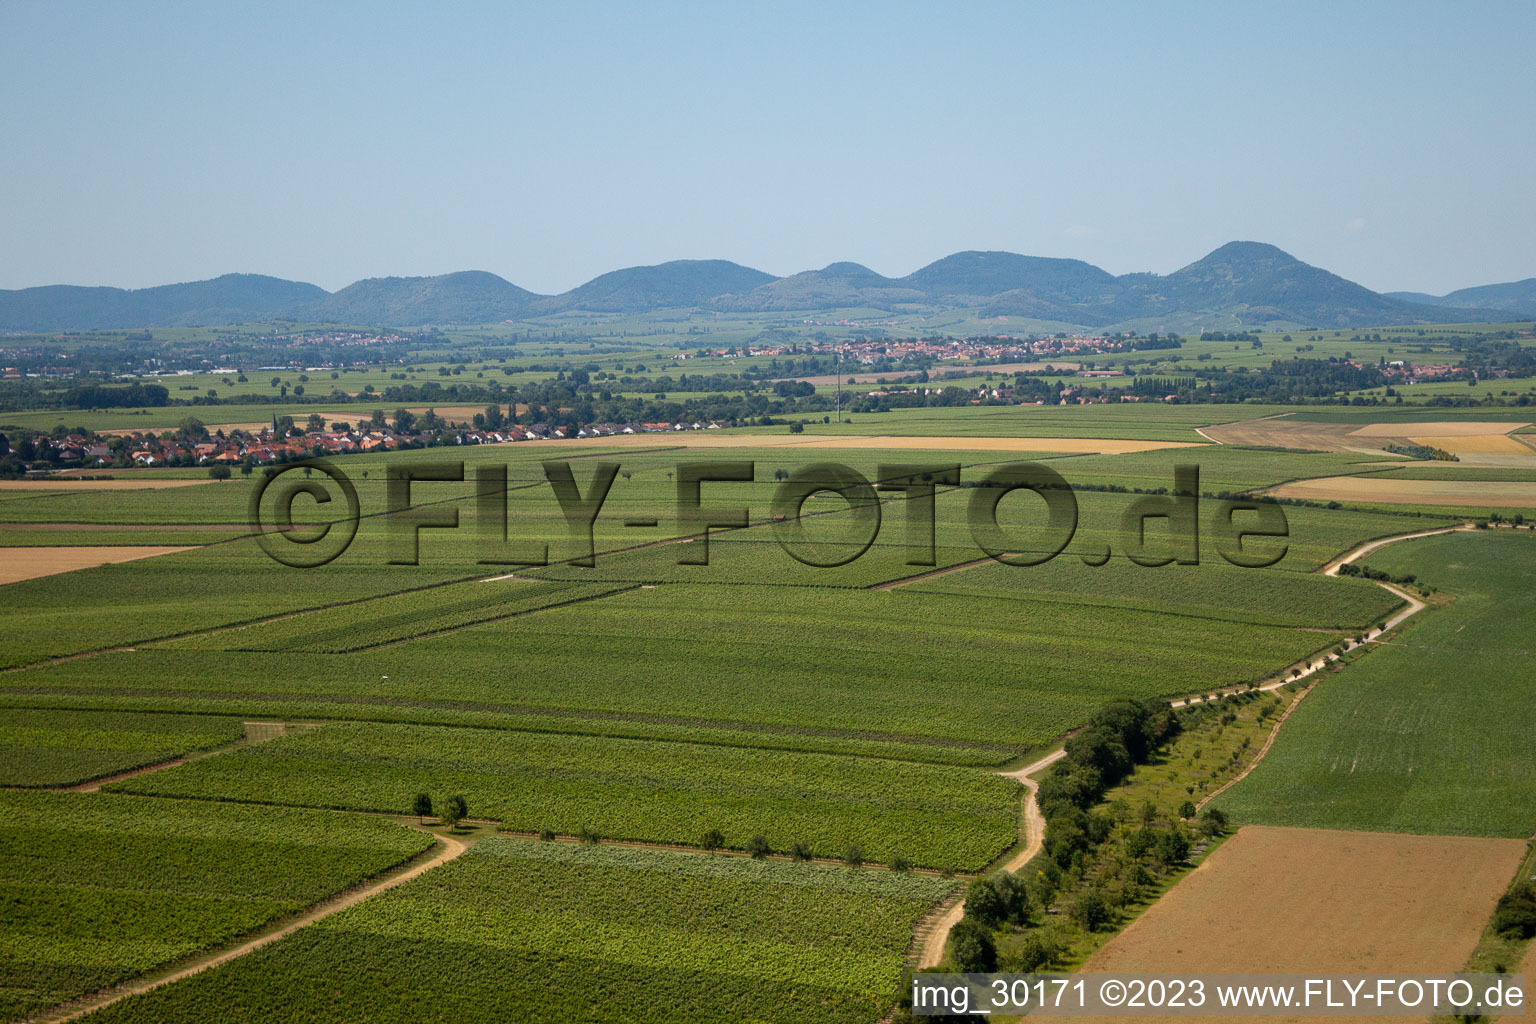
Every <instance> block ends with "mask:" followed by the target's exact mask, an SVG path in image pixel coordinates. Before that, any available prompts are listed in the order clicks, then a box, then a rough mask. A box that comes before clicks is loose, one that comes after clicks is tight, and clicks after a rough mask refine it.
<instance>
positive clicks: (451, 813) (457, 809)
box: [441, 794, 469, 828]
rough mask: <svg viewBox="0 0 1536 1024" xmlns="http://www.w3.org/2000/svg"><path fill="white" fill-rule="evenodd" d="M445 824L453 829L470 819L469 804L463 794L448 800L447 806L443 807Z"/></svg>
mask: <svg viewBox="0 0 1536 1024" xmlns="http://www.w3.org/2000/svg"><path fill="white" fill-rule="evenodd" d="M441 817H442V819H443V824H444V825H447V826H448V827H449V828H453V827H454V826H455V825H457V824H458V823H459V822H461V821H463V820H464V819H465V818H467V817H469V803H468V801H466V800H465V799H464V797H463V795H462V794H455V795H453V796H451V797H449V798H448V802H447V805H446V806H444V807H443V813H442V815H441Z"/></svg>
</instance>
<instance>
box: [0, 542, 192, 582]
mask: <svg viewBox="0 0 1536 1024" xmlns="http://www.w3.org/2000/svg"><path fill="white" fill-rule="evenodd" d="M188 550H191V549H190V548H163V547H121V548H115V547H100V548H97V547H89V548H6V549H5V555H4V557H3V558H0V586H4V585H5V584H7V583H19V582H21V581H22V580H34V579H37V578H38V577H39V576H57V575H58V574H59V573H61V572H74V571H75V570H76V569H90V568H92V567H94V566H98V565H115V564H116V563H118V562H135V561H138V560H139V559H141V558H155V557H157V556H159V555H173V554H175V553H176V552H178V551H188Z"/></svg>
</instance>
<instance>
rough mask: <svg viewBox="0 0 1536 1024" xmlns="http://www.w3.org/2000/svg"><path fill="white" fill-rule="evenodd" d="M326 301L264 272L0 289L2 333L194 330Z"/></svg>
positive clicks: (320, 292)
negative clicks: (153, 283) (148, 284)
mask: <svg viewBox="0 0 1536 1024" xmlns="http://www.w3.org/2000/svg"><path fill="white" fill-rule="evenodd" d="M325 297H326V291H325V289H324V288H319V287H317V286H315V285H312V284H304V283H302V282H299V281H285V280H283V279H282V278H279V277H267V276H265V275H262V274H225V275H223V276H222V277H216V278H214V279H213V280H211V281H194V282H191V283H190V284H166V285H160V286H158V287H155V288H137V289H134V290H131V291H130V290H127V289H123V288H86V287H80V286H77V285H68V284H56V285H46V286H44V287H42V288H23V289H20V290H19V291H0V331H35V330H52V331H82V330H92V329H105V328H120V327H195V326H203V325H206V324H232V323H243V322H245V321H250V320H266V319H269V318H271V317H275V316H282V315H284V314H287V313H289V312H291V311H292V310H294V309H295V308H297V307H299V306H302V305H304V304H305V303H309V302H315V301H317V300H319V299H323V298H325Z"/></svg>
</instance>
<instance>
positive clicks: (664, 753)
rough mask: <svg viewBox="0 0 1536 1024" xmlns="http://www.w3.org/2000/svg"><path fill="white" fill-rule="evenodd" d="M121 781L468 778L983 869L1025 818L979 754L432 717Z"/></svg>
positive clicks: (335, 782) (275, 795) (629, 812)
mask: <svg viewBox="0 0 1536 1024" xmlns="http://www.w3.org/2000/svg"><path fill="white" fill-rule="evenodd" d="M114 788H115V789H118V790H121V791H127V792H138V793H157V794H161V795H166V796H205V797H213V798H216V799H230V800H249V801H273V802H276V803H283V804H301V805H305V806H311V807H341V808H350V809H357V810H372V811H392V812H395V813H402V814H403V813H409V811H410V809H411V798H412V797H413V796H414V795H415V794H416V793H418V792H421V791H424V790H425V791H431V790H435V791H437V792H439V793H455V792H457V793H464V794H466V795H467V796H468V798H469V804H470V807H471V809H472V810H473V812H474V814H475V816H476V817H482V818H493V819H496V820H499V821H501V822H502V823H503V824H504V825H505V826H506V827H507V828H509V829H512V830H514V831H520V832H530V833H532V832H539V831H541V830H543V829H550V830H552V831H554V832H556V833H559V834H562V835H577V834H580V833H582V832H583V831H586V832H595V833H597V834H600V835H603V836H607V837H611V838H615V839H631V840H648V841H653V842H663V843H685V844H696V843H698V842H699V841H700V837H701V836H702V835H703V834H704V832H705V831H706V830H709V829H714V830H718V831H719V832H720V833H721V834H722V836H723V839H724V843H725V845H726V846H730V847H735V848H736V849H742V848H745V847H746V845H747V841H748V840H749V839H750V838H751V837H752V836H753V835H756V834H761V835H763V836H765V837H766V838H767V839H768V841H769V842H770V844H772V846H773V847H774V848H776V849H779V850H788V849H789V848H790V846H791V844H793V843H795V842H804V843H806V844H808V845H809V847H810V849H811V851H812V852H813V853H815V854H816V855H818V856H822V857H841V856H843V854H844V853H845V851H847V849H848V848H849V847H850V846H856V847H858V848H859V849H861V850H862V851H863V853H864V855H865V856H866V857H869V858H871V859H873V860H878V861H887V860H889V859H891V858H892V857H893V856H896V855H901V856H903V857H905V858H906V859H907V860H909V861H911V862H913V863H916V864H920V865H925V866H928V867H933V868H942V867H954V868H956V869H959V870H968V871H974V870H979V869H980V868H982V867H984V866H985V865H986V864H987V862H988V861H990V860H992V859H993V858H994V857H996V856H997V855H998V854H1000V853H1002V852H1003V851H1004V850H1005V849H1007V848H1008V847H1009V846H1010V845H1011V844H1012V843H1013V842H1014V840H1015V838H1016V837H1017V833H1018V813H1019V812H1018V809H1019V797H1020V791H1019V788H1018V786H1017V784H1015V783H1013V782H1011V781H1009V780H1006V779H1003V778H1000V777H998V776H996V775H993V774H991V773H990V772H983V771H978V770H976V769H967V768H954V767H943V766H938V765H923V764H912V763H909V762H903V761H893V760H887V759H876V758H858V757H838V756H831V755H826V754H809V753H797V752H785V751H773V750H751V749H745V748H741V747H724V746H718V745H701V744H693V743H658V742H654V741H645V740H621V739H605V738H594V737H587V736H560V735H547V734H539V733H525V732H507V731H502V730H489V729H444V728H436V727H427V726H401V725H376V724H352V725H331V726H326V727H325V728H323V729H320V730H317V731H315V732H310V733H305V734H301V735H296V736H289V737H285V738H283V739H279V740H274V741H272V742H269V743H264V744H261V745H260V746H254V747H247V748H245V749H243V750H241V751H238V752H235V753H233V754H231V755H228V756H224V757H218V758H207V759H204V760H201V761H198V762H196V763H193V764H188V765H185V766H183V767H180V768H176V769H172V770H169V771H162V772H156V773H154V774H153V775H146V776H140V777H138V778H135V779H130V780H128V781H127V782H125V783H122V784H120V785H119V786H116V787H114Z"/></svg>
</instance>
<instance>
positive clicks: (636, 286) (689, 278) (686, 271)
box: [540, 260, 775, 313]
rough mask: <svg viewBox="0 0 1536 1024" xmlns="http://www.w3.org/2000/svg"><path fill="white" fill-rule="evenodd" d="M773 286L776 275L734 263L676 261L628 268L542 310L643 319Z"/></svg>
mask: <svg viewBox="0 0 1536 1024" xmlns="http://www.w3.org/2000/svg"><path fill="white" fill-rule="evenodd" d="M773 280H775V278H774V276H773V275H772V274H765V273H763V272H762V271H761V270H753V269H752V268H751V267H744V266H742V265H741V264H739V263H732V262H731V261H729V260H673V261H672V262H670V263H658V264H657V265H655V266H652V267H627V268H625V269H624V270H614V271H610V272H609V273H606V274H603V275H602V276H600V277H594V278H593V279H592V280H590V281H588V282H587V283H586V284H584V285H582V286H581V287H579V288H573V289H571V290H570V291H568V292H566V293H565V294H563V295H556V296H554V297H553V298H550V299H545V300H544V301H543V302H542V303H541V304H540V310H541V311H543V312H555V311H559V310H566V309H585V310H589V311H591V312H594V313H638V312H642V311H644V310H648V309H671V308H674V307H679V306H703V305H706V304H708V303H709V301H710V300H711V299H714V298H717V297H719V296H722V295H730V294H733V293H736V292H745V291H751V290H752V289H753V288H756V287H757V286H758V285H763V284H767V283H768V282H770V281H773Z"/></svg>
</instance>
